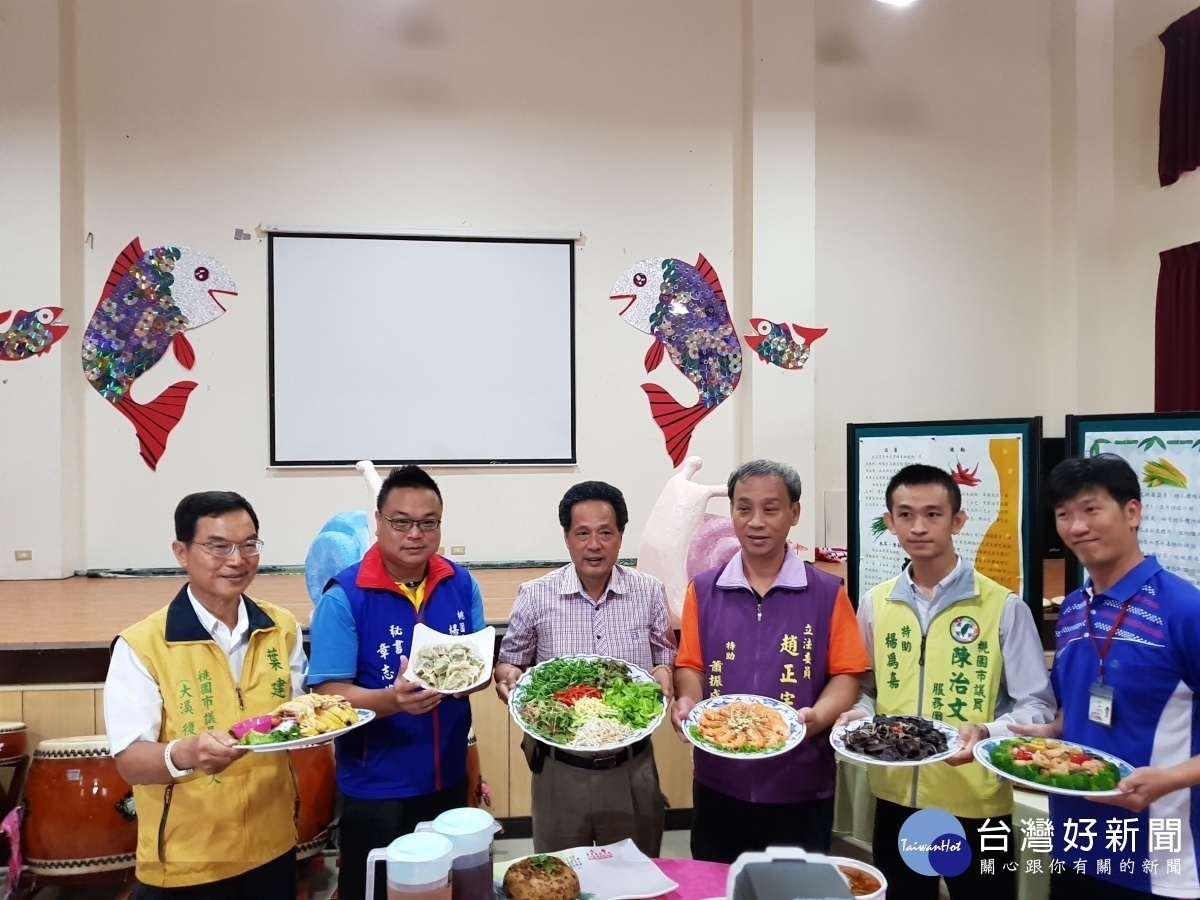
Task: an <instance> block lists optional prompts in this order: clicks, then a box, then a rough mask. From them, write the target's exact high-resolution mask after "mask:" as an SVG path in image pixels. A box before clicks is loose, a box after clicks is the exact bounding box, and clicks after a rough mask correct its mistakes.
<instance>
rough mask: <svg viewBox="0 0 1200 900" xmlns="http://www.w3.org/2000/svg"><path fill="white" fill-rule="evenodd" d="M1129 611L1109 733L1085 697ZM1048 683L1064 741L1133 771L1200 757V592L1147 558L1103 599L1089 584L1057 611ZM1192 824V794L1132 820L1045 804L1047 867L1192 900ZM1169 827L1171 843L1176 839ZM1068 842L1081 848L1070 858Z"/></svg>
mask: <svg viewBox="0 0 1200 900" xmlns="http://www.w3.org/2000/svg"><path fill="white" fill-rule="evenodd" d="M1127 601H1128V604H1129V606H1128V609H1127V611H1126V614H1125V616H1124V618H1123V619H1121V621H1120V624H1119V626H1118V627H1117V630H1116V633H1115V634H1114V635H1113V640H1112V643H1111V645H1110V647H1109V651H1108V655H1107V657H1106V660H1105V664H1104V683H1105V685H1107V686H1108V687H1111V688H1112V690H1113V721H1112V725H1111V726H1105V725H1101V724H1099V723H1097V722H1092V721H1090V720H1089V719H1088V696H1089V691H1090V689H1091V686H1092V685H1093V684H1094V683H1095V682H1096V679H1097V676H1098V674H1099V671H1100V654H1099V652H1098V651H1097V644H1098V645H1099V646H1100V647H1101V648H1103V646H1104V642H1105V640H1106V639H1107V638H1108V636H1109V634H1110V632H1112V629H1113V626H1114V623H1116V622H1117V619H1118V616H1119V615H1120V612H1121V608H1122V606H1123V605H1124V604H1125V603H1126V602H1127ZM1089 608H1090V610H1091V620H1092V627H1094V628H1095V641H1094V642H1093V640H1092V635H1091V634H1090V633H1089V625H1088V610H1089ZM1051 682H1052V684H1053V685H1054V693H1055V695H1056V696H1057V697H1058V702H1059V706H1061V707H1062V714H1063V738H1064V740H1066V741H1068V742H1070V741H1075V742H1078V743H1080V744H1085V745H1087V746H1090V747H1095V748H1096V749H1098V750H1104V751H1107V752H1109V753H1112V754H1114V755H1116V756H1119V757H1120V758H1121V759H1123V760H1125V761H1126V762H1128V763H1129V764H1130V765H1132V766H1134V767H1135V768H1138V767H1141V766H1154V767H1155V768H1163V769H1165V768H1169V767H1171V766H1175V765H1178V764H1179V763H1182V762H1185V761H1186V760H1188V759H1189V758H1190V757H1192V756H1196V755H1197V754H1200V716H1198V715H1197V707H1196V688H1197V686H1198V685H1200V590H1197V588H1196V587H1195V586H1193V585H1192V584H1190V583H1189V582H1187V581H1184V580H1183V579H1182V578H1180V577H1179V576H1178V575H1172V574H1171V573H1170V572H1168V571H1166V570H1165V569H1164V568H1163V567H1162V566H1161V565H1159V563H1158V560H1156V559H1155V558H1154V557H1153V556H1148V557H1146V558H1145V559H1144V560H1143V561H1142V562H1141V563H1139V564H1138V565H1137V566H1135V567H1134V568H1133V569H1132V570H1131V571H1130V572H1129V573H1128V574H1127V575H1126V576H1125V577H1124V578H1122V579H1121V580H1120V581H1119V582H1117V583H1116V584H1115V585H1113V587H1112V588H1110V589H1109V590H1107V591H1105V592H1103V593H1100V594H1093V592H1092V584H1091V581H1090V579H1089V581H1088V582H1087V584H1085V585H1084V586H1083V587H1082V588H1081V589H1079V590H1077V591H1075V592H1074V593H1072V594H1071V595H1070V596H1069V597H1068V598H1067V599H1066V600H1065V601H1063V605H1062V610H1061V612H1060V613H1059V617H1058V627H1057V629H1056V632H1055V653H1054V670H1053V671H1052V672H1051ZM1198 813H1200V793H1198V790H1197V789H1196V788H1192V789H1190V790H1182V791H1176V792H1174V793H1172V794H1167V795H1165V796H1163V797H1161V798H1159V799H1158V800H1157V801H1156V802H1154V803H1152V804H1151V805H1150V807H1149V808H1148V809H1146V810H1144V811H1143V812H1142V813H1141V814H1138V815H1135V814H1134V813H1132V812H1130V811H1129V810H1126V809H1123V808H1121V807H1118V806H1111V805H1106V804H1103V803H1097V802H1095V801H1091V800H1085V799H1081V798H1077V797H1061V796H1057V795H1051V797H1050V816H1051V819H1052V821H1053V823H1054V856H1055V858H1056V859H1060V860H1062V861H1063V862H1064V863H1065V864H1066V867H1067V869H1068V871H1078V868H1077V866H1076V861H1077V860H1082V861H1083V862H1084V864H1085V865H1086V874H1087V875H1089V876H1093V877H1098V878H1101V879H1103V880H1105V881H1111V882H1114V883H1117V884H1120V885H1121V886H1123V887H1127V888H1130V889H1132V890H1135V891H1142V892H1145V893H1153V894H1157V895H1160V896H1165V897H1197V896H1200V877H1198V875H1197V842H1198V840H1200V816H1198ZM1069 822H1074V828H1072V827H1071V825H1070V824H1069ZM1176 827H1177V828H1178V834H1177V836H1176V834H1175V832H1173V831H1172V829H1174V828H1176ZM1088 831H1090V832H1093V833H1094V835H1095V837H1094V838H1093V839H1092V840H1091V841H1090V843H1091V845H1092V846H1091V848H1090V850H1089V849H1085V848H1086V846H1087V844H1088V843H1089V841H1088V839H1087V838H1086V837H1085V836H1084V834H1085V832H1088ZM1154 832H1157V833H1154ZM1068 839H1070V840H1071V841H1073V842H1074V843H1075V844H1076V845H1077V846H1075V847H1073V848H1067V846H1066V844H1067V843H1068ZM1152 843H1156V844H1157V845H1158V846H1157V847H1152V846H1151V844H1152ZM1171 844H1174V845H1175V847H1177V848H1178V849H1177V850H1176V849H1175V847H1172V846H1171ZM1104 861H1107V865H1108V869H1109V871H1108V872H1105V871H1104ZM1098 864H1099V865H1098Z"/></svg>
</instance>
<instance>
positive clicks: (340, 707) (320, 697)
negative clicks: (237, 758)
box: [229, 694, 375, 753]
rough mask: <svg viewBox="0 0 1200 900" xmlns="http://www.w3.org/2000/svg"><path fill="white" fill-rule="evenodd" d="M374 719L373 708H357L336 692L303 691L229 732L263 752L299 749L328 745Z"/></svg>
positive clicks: (239, 740) (242, 745)
mask: <svg viewBox="0 0 1200 900" xmlns="http://www.w3.org/2000/svg"><path fill="white" fill-rule="evenodd" d="M374 718H375V713H374V712H372V711H371V710H369V709H355V708H354V707H353V706H351V705H350V703H349V702H348V701H347V700H345V698H343V697H339V696H338V695H337V694H301V695H300V696H298V697H294V698H293V699H291V700H288V701H286V702H284V703H280V704H279V705H278V706H277V707H275V709H274V710H272V711H271V712H270V713H268V714H267V715H265V716H255V717H254V718H252V719H245V720H243V721H241V722H238V723H237V724H236V725H234V726H233V727H232V728H230V729H229V733H230V734H232V735H233V736H234V738H236V739H237V746H239V747H245V748H246V749H248V750H255V751H258V752H260V753H267V752H272V751H276V750H299V749H301V748H303V747H314V746H316V745H317V744H326V743H328V742H329V741H332V740H333V739H334V738H337V737H341V736H342V735H343V734H345V733H346V732H348V731H353V730H354V729H355V728H359V727H361V726H363V725H366V724H367V723H368V722H370V721H371V720H372V719H374Z"/></svg>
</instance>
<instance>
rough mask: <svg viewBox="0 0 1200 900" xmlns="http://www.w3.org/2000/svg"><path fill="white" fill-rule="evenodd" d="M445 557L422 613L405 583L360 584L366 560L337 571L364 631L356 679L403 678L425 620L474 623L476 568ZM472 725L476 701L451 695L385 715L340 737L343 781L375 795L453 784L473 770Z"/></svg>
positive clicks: (371, 684)
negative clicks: (423, 709)
mask: <svg viewBox="0 0 1200 900" xmlns="http://www.w3.org/2000/svg"><path fill="white" fill-rule="evenodd" d="M372 549H375V548H372ZM376 552H378V551H377V550H376ZM441 562H443V563H445V564H446V565H448V566H450V568H451V572H450V574H449V575H446V576H444V577H442V578H440V579H438V580H437V581H436V582H434V583H433V584H432V587H430V586H428V585H427V587H426V594H425V601H424V602H423V603H422V604H421V611H420V613H419V614H418V612H417V611H416V610H415V609H414V608H413V605H412V602H411V601H409V599H408V598H407V597H405V596H403V595H402V594H400V592H399V590H397V591H395V592H391V591H386V590H382V589H375V588H363V587H359V586H358V585H357V584H356V583H355V582H356V581H357V578H358V570H359V567H360V566H361V565H362V563H358V564H356V565H353V566H350V568H348V569H344V570H343V571H341V572H339V573H338V574H337V575H336V576H334V578H333V579H332V581H331V582H330V583H331V584H337V585H338V586H339V587H340V588H341V589H342V590H343V591H345V592H346V597H347V598H348V599H349V601H350V611H351V612H352V613H353V615H354V628H355V631H356V632H357V634H358V671H357V673H356V674H355V677H354V683H355V684H356V685H358V686H359V687H363V688H371V689H377V688H384V687H389V686H390V685H391V684H392V683H393V682H394V681H395V680H396V677H397V674H398V670H399V668H400V657H401V655H404V656H408V655H409V648H410V647H411V642H412V633H413V626H415V625H416V624H417V622H423V623H424V624H425V625H427V626H428V627H430V628H432V629H433V630H434V631H439V632H441V633H442V634H450V633H451V626H452V625H453V626H455V627H456V630H457V631H459V632H463V633H465V632H469V631H471V629H472V624H473V623H472V621H471V598H472V596H473V593H474V591H473V581H472V579H471V576H470V575H469V574H468V573H467V571H466V570H465V569H462V568H460V567H459V566H456V565H455V564H454V563H452V562H450V561H449V560H441ZM431 566H432V560H431ZM470 728H471V701H470V700H469V699H468V698H466V697H464V698H462V699H460V700H456V699H454V698H453V697H451V696H449V695H447V696H445V697H443V698H442V702H441V703H439V704H438V705H437V707H436V708H435V709H434V710H433V711H432V712H428V713H424V714H423V715H419V716H413V715H409V714H408V713H403V712H401V713H396V714H394V715H391V716H386V717H380V718H377V719H376V720H375V721H374V722H372V723H371V724H369V725H364V726H363V727H362V728H356V729H355V730H354V731H351V732H350V733H349V734H347V735H345V736H344V737H341V738H338V739H337V745H336V746H337V754H336V755H337V780H338V787H339V788H341V791H342V793H344V794H346V795H347V796H350V797H358V798H361V799H367V800H400V799H405V798H408V797H419V796H422V795H424V794H431V793H433V792H434V791H440V790H442V789H443V788H447V787H453V786H454V785H456V784H458V783H459V782H460V781H462V780H463V779H465V778H466V777H467V732H468V731H469V730H470Z"/></svg>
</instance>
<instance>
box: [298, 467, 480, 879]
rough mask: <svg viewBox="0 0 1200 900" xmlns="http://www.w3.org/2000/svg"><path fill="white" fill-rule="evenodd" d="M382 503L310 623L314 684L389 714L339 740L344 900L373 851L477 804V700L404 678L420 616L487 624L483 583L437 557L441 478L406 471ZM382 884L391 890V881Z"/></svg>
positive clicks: (434, 622) (438, 626)
mask: <svg viewBox="0 0 1200 900" xmlns="http://www.w3.org/2000/svg"><path fill="white" fill-rule="evenodd" d="M376 505H377V509H376V513H375V519H376V526H377V527H376V543H375V544H374V546H372V547H371V548H370V549H369V550H367V553H366V555H365V556H364V557H363V560H362V562H360V563H357V564H356V565H353V566H350V567H349V568H348V569H345V570H344V571H342V572H340V573H339V574H338V575H337V576H335V577H334V578H333V579H332V580H331V581H330V582H329V585H328V586H327V587H326V589H325V593H324V594H323V595H322V597H321V599H320V601H319V602H318V603H317V608H316V611H315V612H314V613H313V619H312V626H311V629H310V637H311V640H312V659H313V664H312V665H311V666H310V667H309V679H308V681H309V685H310V686H311V687H312V689H313V690H315V691H317V692H319V693H326V694H341V695H342V696H343V697H345V698H346V699H347V700H349V701H350V702H351V703H353V704H354V706H356V707H359V708H362V709H371V710H374V711H375V713H376V715H377V716H378V718H377V719H376V720H375V721H374V722H372V723H371V724H369V725H366V726H364V727H362V728H359V729H357V730H355V731H352V732H350V733H349V734H347V735H345V736H344V737H342V738H339V739H338V744H337V782H338V789H339V791H340V792H341V795H342V816H341V826H340V834H341V841H340V850H341V856H342V863H341V868H340V869H339V871H338V896H339V897H340V898H341V900H363V894H364V890H365V881H366V862H367V854H368V853H369V852H370V851H371V850H372V849H373V848H375V847H383V846H386V845H387V844H389V843H390V842H391V841H392V840H394V839H395V838H397V837H399V836H400V835H402V834H407V833H409V832H411V831H412V830H413V828H414V827H415V826H416V825H417V823H418V822H421V821H426V820H429V819H432V818H434V817H435V816H437V815H438V814H439V813H442V812H444V811H446V810H448V809H454V808H455V807H460V806H466V805H467V790H468V780H467V732H468V730H469V729H470V727H471V706H470V701H469V700H468V699H467V698H466V697H462V696H454V697H450V696H445V695H442V694H439V693H437V692H435V691H427V690H423V689H421V688H420V687H419V686H418V685H417V684H416V683H415V682H411V681H408V680H406V679H404V678H401V677H399V676H400V675H401V674H402V673H403V672H404V670H405V669H406V668H407V666H408V649H409V648H410V647H411V641H412V633H413V628H414V626H415V625H416V624H417V622H422V623H424V624H425V625H427V626H429V627H430V628H432V629H433V630H434V631H439V632H442V633H443V634H470V633H472V632H475V631H478V630H480V629H481V628H483V627H484V619H483V597H482V595H481V594H480V592H479V585H478V584H476V583H475V579H474V578H472V577H471V574H470V573H469V572H467V571H466V570H465V569H463V568H460V567H459V566H456V565H455V564H454V563H452V562H450V561H449V560H447V559H445V558H444V557H442V556H439V555H438V554H437V552H436V551H437V548H438V544H439V543H440V541H441V524H442V495H441V492H440V491H439V490H438V486H437V484H436V483H435V482H434V480H433V479H432V478H430V477H429V475H428V474H426V473H425V472H423V471H422V470H421V469H419V468H417V467H416V466H405V467H403V468H400V469H396V470H395V471H393V472H392V473H391V474H390V475H389V476H388V477H387V478H386V479H385V480H384V482H383V485H382V487H381V488H380V490H379V497H378V499H377V501H376ZM484 686H485V687H486V686H487V685H486V683H485V685H484ZM376 884H377V885H378V886H379V889H378V890H377V892H376V896H377V897H383V896H384V892H383V886H384V879H382V878H379V879H377V880H376Z"/></svg>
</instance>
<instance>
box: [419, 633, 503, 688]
mask: <svg viewBox="0 0 1200 900" xmlns="http://www.w3.org/2000/svg"><path fill="white" fill-rule="evenodd" d="M495 650H496V629H495V628H493V627H492V626H491V625H489V626H488V627H487V628H484V629H483V630H482V631H476V632H475V633H474V634H459V635H454V634H442V633H441V632H440V631H434V630H433V629H432V628H430V627H429V626H427V625H425V624H424V623H421V622H418V623H417V625H416V627H415V628H413V635H412V645H411V646H410V647H409V650H408V668H407V669H405V670H404V677H405V678H406V679H407V680H409V681H415V682H417V683H418V684H420V685H421V686H422V687H425V688H428V689H429V690H431V691H437V692H438V693H439V694H461V693H464V692H466V691H473V690H474V689H475V688H477V687H479V686H480V685H483V684H486V683H487V682H488V681H490V680H491V678H492V656H493V655H494V653H495Z"/></svg>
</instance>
